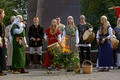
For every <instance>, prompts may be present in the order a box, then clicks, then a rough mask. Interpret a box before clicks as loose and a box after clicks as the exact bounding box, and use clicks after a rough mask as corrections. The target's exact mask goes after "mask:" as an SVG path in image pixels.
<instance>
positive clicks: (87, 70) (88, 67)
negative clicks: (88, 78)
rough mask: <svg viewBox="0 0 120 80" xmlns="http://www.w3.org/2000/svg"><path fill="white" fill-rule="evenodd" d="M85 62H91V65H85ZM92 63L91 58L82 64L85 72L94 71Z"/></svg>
mask: <svg viewBox="0 0 120 80" xmlns="http://www.w3.org/2000/svg"><path fill="white" fill-rule="evenodd" d="M85 62H90V64H91V65H84V63H85ZM92 66H93V65H92V63H91V61H89V60H85V61H84V62H83V64H82V69H83V73H84V74H90V73H92Z"/></svg>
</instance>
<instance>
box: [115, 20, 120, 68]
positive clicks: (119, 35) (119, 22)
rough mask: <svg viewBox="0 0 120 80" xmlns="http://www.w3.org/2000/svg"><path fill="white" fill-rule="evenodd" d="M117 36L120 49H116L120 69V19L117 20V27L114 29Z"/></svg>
mask: <svg viewBox="0 0 120 80" xmlns="http://www.w3.org/2000/svg"><path fill="white" fill-rule="evenodd" d="M114 31H115V36H116V38H117V39H118V40H119V44H118V48H117V49H116V52H117V66H118V69H120V18H118V20H117V26H116V27H115V28H114Z"/></svg>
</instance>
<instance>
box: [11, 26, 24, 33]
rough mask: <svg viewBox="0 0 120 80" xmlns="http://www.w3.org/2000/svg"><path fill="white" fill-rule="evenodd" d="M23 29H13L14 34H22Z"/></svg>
mask: <svg viewBox="0 0 120 80" xmlns="http://www.w3.org/2000/svg"><path fill="white" fill-rule="evenodd" d="M22 31H23V28H22V27H19V29H17V28H15V29H14V30H13V33H14V34H20V33H21V32H22Z"/></svg>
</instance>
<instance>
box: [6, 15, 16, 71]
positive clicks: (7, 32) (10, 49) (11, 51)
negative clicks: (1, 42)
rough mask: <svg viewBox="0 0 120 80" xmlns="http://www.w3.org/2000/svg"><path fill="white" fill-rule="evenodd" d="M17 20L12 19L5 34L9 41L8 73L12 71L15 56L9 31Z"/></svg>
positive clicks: (13, 17)
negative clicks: (13, 56)
mask: <svg viewBox="0 0 120 80" xmlns="http://www.w3.org/2000/svg"><path fill="white" fill-rule="evenodd" d="M15 19H16V17H15V16H12V17H11V24H10V25H8V26H7V27H6V29H5V34H6V38H7V39H8V43H7V66H8V72H11V71H12V68H11V66H12V54H13V46H12V45H11V44H10V40H9V33H10V32H9V31H10V28H11V25H12V23H13V21H14V20H15Z"/></svg>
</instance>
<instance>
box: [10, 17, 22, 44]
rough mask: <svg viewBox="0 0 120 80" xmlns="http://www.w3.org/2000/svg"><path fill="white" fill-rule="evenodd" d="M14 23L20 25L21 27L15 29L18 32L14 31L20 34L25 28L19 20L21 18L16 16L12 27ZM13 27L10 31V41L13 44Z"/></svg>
mask: <svg viewBox="0 0 120 80" xmlns="http://www.w3.org/2000/svg"><path fill="white" fill-rule="evenodd" d="M14 24H16V25H18V26H19V29H17V28H16V29H14V30H16V31H17V32H18V33H14V31H13V33H14V34H20V33H21V32H22V31H23V28H22V25H21V23H20V20H19V18H16V19H15V20H14V22H13V23H12V25H11V28H12V27H13V25H14ZM11 28H10V31H9V40H10V43H11V45H12V44H13V36H12V35H11Z"/></svg>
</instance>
